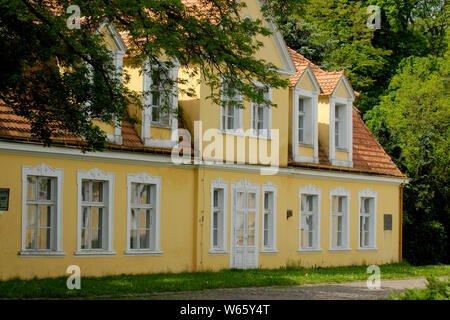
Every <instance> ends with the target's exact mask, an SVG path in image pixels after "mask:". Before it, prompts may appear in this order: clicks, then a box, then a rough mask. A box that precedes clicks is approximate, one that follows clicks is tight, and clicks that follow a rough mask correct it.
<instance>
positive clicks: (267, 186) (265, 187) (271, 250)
mask: <svg viewBox="0 0 450 320" xmlns="http://www.w3.org/2000/svg"><path fill="white" fill-rule="evenodd" d="M277 190H278V187H277V186H276V185H274V184H272V182H267V183H266V184H263V185H262V186H261V199H262V202H261V203H262V205H261V217H262V218H261V227H262V232H261V250H260V252H261V253H277V252H278V250H277V209H278V207H277V198H278V191H277ZM265 192H273V208H272V246H271V247H264V201H265V198H264V197H265ZM258 214H259V213H258Z"/></svg>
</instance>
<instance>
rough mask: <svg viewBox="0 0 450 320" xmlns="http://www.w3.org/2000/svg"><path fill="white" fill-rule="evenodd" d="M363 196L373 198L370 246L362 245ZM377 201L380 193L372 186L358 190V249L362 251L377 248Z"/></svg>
mask: <svg viewBox="0 0 450 320" xmlns="http://www.w3.org/2000/svg"><path fill="white" fill-rule="evenodd" d="M361 198H372V199H373V217H371V219H372V221H371V222H372V223H371V225H370V233H371V235H369V239H370V238H371V237H373V239H370V240H371V241H370V243H369V247H361V246H360V245H361V232H360V228H361V218H360V217H361V205H362V203H361ZM377 202H378V193H377V192H376V191H374V190H372V189H370V188H366V189H364V190H361V191H359V192H358V250H360V251H368V250H369V251H370V250H377V249H376V248H377Z"/></svg>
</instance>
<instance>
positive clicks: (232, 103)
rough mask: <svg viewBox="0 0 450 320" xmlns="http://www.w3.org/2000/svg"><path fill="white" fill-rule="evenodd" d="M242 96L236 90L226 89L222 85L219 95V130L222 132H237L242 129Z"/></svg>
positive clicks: (224, 85)
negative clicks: (240, 106)
mask: <svg viewBox="0 0 450 320" xmlns="http://www.w3.org/2000/svg"><path fill="white" fill-rule="evenodd" d="M241 104H242V96H241V94H240V93H239V91H238V90H237V89H236V88H230V87H227V86H226V84H225V83H223V84H222V95H221V107H220V114H221V121H220V128H221V130H222V131H237V130H239V129H242V122H241V120H242V109H241V108H239V105H241Z"/></svg>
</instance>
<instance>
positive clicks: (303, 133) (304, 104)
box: [297, 97, 314, 146]
mask: <svg viewBox="0 0 450 320" xmlns="http://www.w3.org/2000/svg"><path fill="white" fill-rule="evenodd" d="M297 115H298V127H297V129H298V143H299V144H300V145H307V146H312V145H313V136H314V134H313V112H312V98H305V97H299V99H298V112H297Z"/></svg>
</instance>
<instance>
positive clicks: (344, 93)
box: [335, 81, 350, 98]
mask: <svg viewBox="0 0 450 320" xmlns="http://www.w3.org/2000/svg"><path fill="white" fill-rule="evenodd" d="M335 94H336V95H337V96H339V97H342V98H350V94H349V92H348V90H347V88H346V87H345V85H344V83H343V82H342V81H341V82H340V83H339V85H338V86H337V88H336V90H335Z"/></svg>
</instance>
